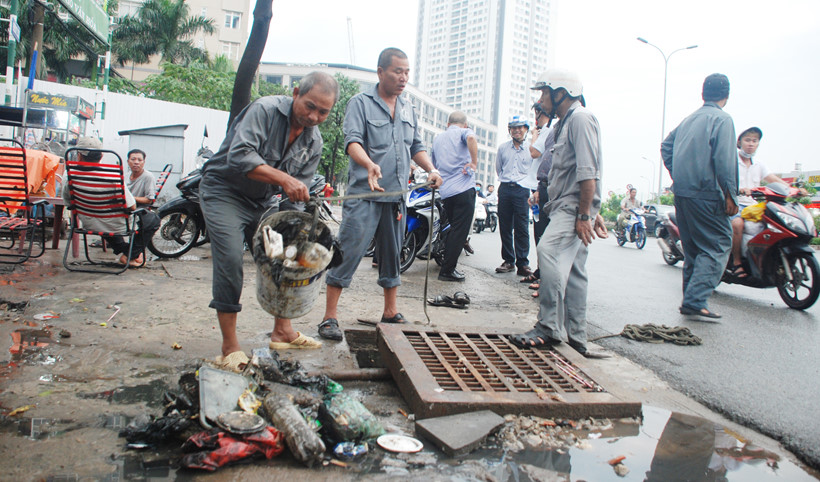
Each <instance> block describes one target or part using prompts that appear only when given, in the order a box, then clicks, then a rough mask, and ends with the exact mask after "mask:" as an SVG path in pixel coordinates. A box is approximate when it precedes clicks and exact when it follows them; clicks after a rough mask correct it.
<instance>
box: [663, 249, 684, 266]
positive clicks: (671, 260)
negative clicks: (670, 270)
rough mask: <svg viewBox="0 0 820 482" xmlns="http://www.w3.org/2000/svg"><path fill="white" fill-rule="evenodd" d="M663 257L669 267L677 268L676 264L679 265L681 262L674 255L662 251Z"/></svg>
mask: <svg viewBox="0 0 820 482" xmlns="http://www.w3.org/2000/svg"><path fill="white" fill-rule="evenodd" d="M661 256H663V260H664V261H666V264H668V265H669V266H675V265H676V264H678V261H680V260H679V259H678V257H677V256H675V254H674V253H669V254H666V253H664V252H663V251H661Z"/></svg>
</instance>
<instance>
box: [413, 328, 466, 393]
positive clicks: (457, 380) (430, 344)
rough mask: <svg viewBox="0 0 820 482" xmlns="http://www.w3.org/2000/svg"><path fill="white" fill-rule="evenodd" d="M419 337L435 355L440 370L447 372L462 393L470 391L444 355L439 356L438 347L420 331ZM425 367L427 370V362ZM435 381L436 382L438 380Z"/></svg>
mask: <svg viewBox="0 0 820 482" xmlns="http://www.w3.org/2000/svg"><path fill="white" fill-rule="evenodd" d="M419 336H421V339H422V340H423V341H424V343H425V344H426V345H427V347H428V348H429V349H430V350H431V351H432V352H433V355H435V357H436V359H437V360H438V362H439V363H440V364H441V366H442V368H444V369H445V370H447V373H448V374H449V375H450V377H452V379H453V381H454V382H455V383H456V384H457V385H458V387H459V388H461V389H462V390H463V391H466V392H470V391H472V390H470V387H468V386H467V385H466V384H465V383H464V380H462V379H461V377H460V376H458V373H456V371H455V369H453V366H452V365H450V362H448V361H447V359H446V358H445V357H444V355H442V354H441V351H439V349H438V347H437V346H436V344H435V343H434V342H433V341H432V340H431V339H430V337H429V336H427V333H426V332H423V331H421V332H419ZM425 365H427V366H428V368H429V366H430V365H429V364H428V363H427V362H425ZM436 381H438V379H437V380H436Z"/></svg>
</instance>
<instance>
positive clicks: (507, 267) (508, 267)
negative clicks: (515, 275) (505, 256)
mask: <svg viewBox="0 0 820 482" xmlns="http://www.w3.org/2000/svg"><path fill="white" fill-rule="evenodd" d="M514 269H515V265H514V264H512V263H508V262H506V261H504V262H503V263H501V266H499V267H498V268H496V269H495V272H496V273H509V272H510V271H512V270H514Z"/></svg>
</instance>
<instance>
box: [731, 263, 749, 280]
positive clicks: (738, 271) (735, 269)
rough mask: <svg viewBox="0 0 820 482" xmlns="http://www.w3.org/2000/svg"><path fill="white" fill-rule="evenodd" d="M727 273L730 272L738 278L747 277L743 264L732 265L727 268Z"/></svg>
mask: <svg viewBox="0 0 820 482" xmlns="http://www.w3.org/2000/svg"><path fill="white" fill-rule="evenodd" d="M729 273H731V274H732V276H734V277H735V278H738V279H744V278H748V277H749V273H747V272H746V270H745V269H743V266H732V267H731V268H729Z"/></svg>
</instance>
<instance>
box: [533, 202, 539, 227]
mask: <svg viewBox="0 0 820 482" xmlns="http://www.w3.org/2000/svg"><path fill="white" fill-rule="evenodd" d="M539 212H540V211H539V210H538V203H535V204H533V205H532V219H533V221H535V222H536V223H537V222H538V215H539Z"/></svg>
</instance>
